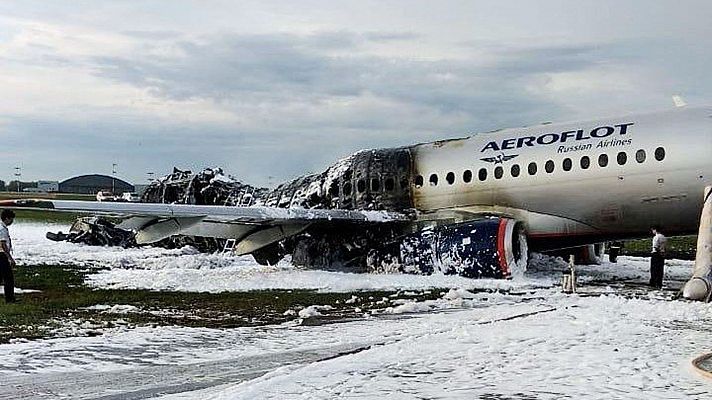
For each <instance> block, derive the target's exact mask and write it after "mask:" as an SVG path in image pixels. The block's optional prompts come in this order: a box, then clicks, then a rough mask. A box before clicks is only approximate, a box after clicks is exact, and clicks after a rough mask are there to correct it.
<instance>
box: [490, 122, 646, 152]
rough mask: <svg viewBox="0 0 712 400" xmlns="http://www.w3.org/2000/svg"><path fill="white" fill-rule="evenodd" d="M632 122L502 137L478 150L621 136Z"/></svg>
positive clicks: (500, 149)
mask: <svg viewBox="0 0 712 400" xmlns="http://www.w3.org/2000/svg"><path fill="white" fill-rule="evenodd" d="M633 124H634V122H629V123H627V124H618V125H613V126H599V127H598V128H594V129H592V130H590V131H589V130H584V129H579V130H575V131H566V132H561V133H544V134H542V135H539V136H524V137H520V138H512V139H504V140H502V141H501V142H494V141H492V142H489V143H487V144H486V145H485V147H483V148H482V150H481V151H480V152H485V151H487V150H494V151H503V150H511V149H519V148H522V147H533V146H537V145H549V144H554V143H566V142H567V141H579V140H591V139H602V138H605V137H608V136H611V135H616V134H617V135H620V136H623V135H625V134H626V133H628V127H629V126H631V125H633Z"/></svg>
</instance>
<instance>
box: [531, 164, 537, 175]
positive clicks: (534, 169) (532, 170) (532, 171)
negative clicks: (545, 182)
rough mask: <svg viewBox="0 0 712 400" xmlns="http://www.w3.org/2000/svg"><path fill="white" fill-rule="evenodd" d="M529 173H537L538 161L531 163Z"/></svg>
mask: <svg viewBox="0 0 712 400" xmlns="http://www.w3.org/2000/svg"><path fill="white" fill-rule="evenodd" d="M529 175H536V163H535V162H530V163H529Z"/></svg>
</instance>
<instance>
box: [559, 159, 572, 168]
mask: <svg viewBox="0 0 712 400" xmlns="http://www.w3.org/2000/svg"><path fill="white" fill-rule="evenodd" d="M572 166H573V163H572V162H571V159H570V158H564V162H563V163H561V167H562V168H563V169H564V171H571V167H572Z"/></svg>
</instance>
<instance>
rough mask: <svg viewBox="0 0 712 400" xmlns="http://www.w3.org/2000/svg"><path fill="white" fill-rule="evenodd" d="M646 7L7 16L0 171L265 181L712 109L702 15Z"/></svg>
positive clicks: (3, 21)
mask: <svg viewBox="0 0 712 400" xmlns="http://www.w3.org/2000/svg"><path fill="white" fill-rule="evenodd" d="M634 3H635V4H632V3H631V4H627V5H625V6H621V7H625V9H624V11H625V12H618V10H619V8H618V6H616V7H610V8H605V7H604V8H605V10H604V11H605V12H602V13H595V12H594V11H596V10H599V11H600V10H602V8H601V7H602V6H600V4H599V2H596V3H591V4H587V5H580V4H578V3H577V4H576V5H575V6H574V5H571V6H565V5H564V4H560V3H557V4H556V5H555V6H554V5H552V4H553V3H547V5H536V6H534V5H532V6H524V5H520V6H517V7H512V5H511V4H509V5H508V4H502V5H500V4H499V2H497V5H496V6H493V5H492V4H489V3H482V4H481V5H478V6H477V7H475V6H472V5H470V4H469V3H459V2H455V3H448V4H445V5H444V6H443V7H431V6H430V5H429V3H427V2H423V3H418V4H417V5H416V6H412V7H403V6H402V5H398V4H396V3H393V4H385V3H382V2H376V3H369V4H365V5H362V4H361V3H358V4H357V3H353V4H349V5H348V6H346V5H344V6H343V7H329V6H327V5H326V4H324V3H320V2H319V1H314V2H312V3H310V4H311V5H310V6H308V7H307V6H305V5H304V4H303V3H300V4H299V5H295V4H291V3H290V4H287V3H285V4H274V3H264V2H253V3H250V2H241V3H240V4H239V5H236V3H230V2H226V3H224V4H221V7H218V10H217V11H216V10H211V9H209V8H206V7H202V6H201V7H197V8H196V7H194V6H191V3H185V4H183V6H184V7H173V8H171V7H166V6H165V5H163V4H160V5H159V4H158V3H156V4H144V3H136V4H133V3H132V4H130V5H125V4H123V3H116V4H110V5H109V4H107V5H104V6H102V7H95V6H90V5H87V6H86V7H85V9H84V11H85V12H83V13H81V14H79V13H76V12H74V11H73V10H72V9H70V8H68V7H66V6H63V5H61V4H59V3H56V4H53V5H52V6H49V7H50V9H47V8H44V3H36V4H35V6H32V5H28V6H26V7H22V6H18V5H15V6H10V5H0V10H1V11H3V12H2V14H3V15H2V16H0V38H2V39H3V41H2V43H0V76H2V77H3V78H2V79H3V80H2V85H3V86H2V88H3V94H5V96H4V97H2V98H0V119H1V120H2V125H0V133H1V134H2V135H3V139H4V141H5V142H6V143H11V144H12V146H13V148H14V149H17V151H16V152H15V154H16V155H15V156H14V158H13V159H12V160H0V171H2V170H7V169H8V168H10V167H11V166H12V165H14V164H15V163H16V162H21V161H22V162H25V163H26V164H27V169H26V170H25V171H26V173H27V175H28V176H31V171H32V168H35V171H37V172H36V177H37V178H46V177H51V174H52V173H57V174H60V173H61V175H66V174H68V173H71V172H72V171H74V170H75V169H82V171H77V172H82V173H83V172H87V171H100V170H101V168H104V166H105V165H106V162H107V161H106V160H114V161H112V162H116V161H118V162H119V164H120V165H122V166H124V167H123V168H126V169H125V170H124V171H126V173H127V174H129V178H135V179H142V178H143V176H144V174H145V171H146V170H154V171H155V172H158V173H160V172H161V170H160V169H162V168H165V169H166V170H169V169H170V167H171V166H172V165H178V166H184V167H185V166H187V167H192V168H195V167H201V166H207V165H211V164H222V165H224V166H225V167H226V169H227V170H229V171H231V172H234V173H235V174H237V175H238V176H244V177H246V178H248V179H250V180H253V181H255V182H257V183H259V182H260V181H261V182H265V179H264V177H266V176H269V175H271V176H276V177H278V178H279V177H283V178H286V177H289V176H294V175H297V174H299V173H301V172H304V171H318V170H319V169H321V168H324V167H326V166H327V165H328V164H329V163H330V162H333V161H334V160H336V159H338V158H340V157H342V156H344V155H345V154H347V153H350V152H352V151H355V150H358V149H362V148H369V147H383V146H399V145H406V144H410V143H415V142H422V141H427V140H435V139H442V138H447V137H455V136H464V135H466V134H470V133H474V132H478V131H487V130H491V129H495V128H501V127H507V126H521V125H523V124H531V123H537V122H541V121H556V120H562V119H565V120H572V119H583V118H590V117H597V116H601V115H602V114H609V115H610V114H614V113H617V112H621V113H625V112H629V111H641V110H647V109H649V108H662V107H665V106H667V105H668V104H669V103H670V101H669V95H670V94H672V93H682V94H683V95H688V94H689V95H692V96H693V97H692V98H688V100H689V102H690V103H691V104H695V103H696V100H697V101H701V100H703V99H709V93H710V92H712V83H709V79H707V76H708V71H709V65H710V63H712V53H710V52H709V51H708V50H707V49H708V48H709V39H708V37H709V35H705V34H703V33H705V32H709V30H710V27H709V26H710V25H709V24H708V20H709V18H706V17H705V16H706V12H705V10H707V8H704V9H703V8H699V9H697V8H696V9H697V10H698V11H699V12H696V13H690V12H688V11H685V12H682V11H680V10H679V6H675V7H673V6H664V7H663V6H656V7H651V9H653V8H654V10H652V11H650V10H648V8H645V7H643V5H644V4H646V3H636V2H634ZM611 4H612V3H611ZM616 4H617V3H616ZM700 4H701V3H700ZM38 6H39V7H38ZM342 8H343V9H342ZM611 10H616V12H613V11H611ZM636 10H638V11H639V12H638V11H636ZM666 10H671V11H669V12H668V11H666ZM366 11H368V13H366ZM194 14H195V15H194ZM594 14H595V15H594ZM196 15H200V16H201V17H202V18H196ZM175 21H178V22H175ZM673 28H674V29H673ZM667 32H673V33H674V34H668V33H667ZM37 143H43V145H42V146H37ZM23 160H24V161H23ZM3 163H4V164H3ZM110 164H111V162H109V165H110ZM10 169H11V168H10ZM0 177H1V174H0Z"/></svg>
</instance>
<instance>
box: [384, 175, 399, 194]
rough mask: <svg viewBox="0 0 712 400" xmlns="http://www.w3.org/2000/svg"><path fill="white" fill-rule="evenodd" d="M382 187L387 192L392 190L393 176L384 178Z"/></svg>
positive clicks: (393, 187) (394, 183) (393, 185)
mask: <svg viewBox="0 0 712 400" xmlns="http://www.w3.org/2000/svg"><path fill="white" fill-rule="evenodd" d="M383 188H384V189H386V190H387V191H389V192H390V191H392V190H393V189H395V188H396V182H395V180H393V178H386V181H385V182H383Z"/></svg>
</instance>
